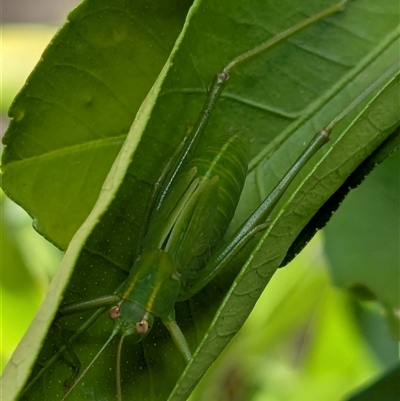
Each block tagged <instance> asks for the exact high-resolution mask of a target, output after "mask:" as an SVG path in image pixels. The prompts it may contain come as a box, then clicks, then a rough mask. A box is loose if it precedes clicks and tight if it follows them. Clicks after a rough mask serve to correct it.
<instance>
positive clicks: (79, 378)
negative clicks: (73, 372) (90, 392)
mask: <svg viewBox="0 0 400 401" xmlns="http://www.w3.org/2000/svg"><path fill="white" fill-rule="evenodd" d="M116 334H117V332H116V331H113V332H112V333H111V336H110V337H109V338H108V340H107V341H106V342H105V343H104V345H103V346H102V347H101V348H100V351H99V352H98V353H97V354H96V356H95V357H94V358H93V359H92V360H91V361H90V363H89V365H88V366H86V368H85V370H84V371H83V372H82V373H81V374H80V375H79V377H78V378H77V379H76V381H75V383H74V384H73V386H72V387H71V388H70V389H69V390H68V391H67V393H66V394H65V395H64V397H63V398H62V399H61V401H64V400H65V399H66V398H67V397H68V395H69V394H70V393H71V391H72V390H73V389H74V388H75V387H76V385H77V384H78V383H79V382H80V381H81V379H82V378H83V377H84V376H85V375H86V373H87V371H88V370H89V369H90V368H91V367H92V365H93V364H94V363H95V362H96V359H97V358H98V357H99V356H100V354H101V353H102V352H103V351H104V349H105V348H106V347H107V345H108V344H110V342H111V340H112V339H113V338H114V337H115V335H116Z"/></svg>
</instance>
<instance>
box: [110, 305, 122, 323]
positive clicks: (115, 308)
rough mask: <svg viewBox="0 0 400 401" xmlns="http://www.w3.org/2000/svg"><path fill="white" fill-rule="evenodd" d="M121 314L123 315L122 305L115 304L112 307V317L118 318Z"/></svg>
mask: <svg viewBox="0 0 400 401" xmlns="http://www.w3.org/2000/svg"><path fill="white" fill-rule="evenodd" d="M120 316H121V309H120V307H119V306H113V307H112V308H111V309H110V318H111V319H113V320H114V319H116V318H117V317H120Z"/></svg>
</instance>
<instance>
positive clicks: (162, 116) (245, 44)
mask: <svg viewBox="0 0 400 401" xmlns="http://www.w3.org/2000/svg"><path fill="white" fill-rule="evenodd" d="M330 4H332V3H331V2H329V1H319V2H315V1H311V0H310V1H307V2H302V3H301V5H299V4H298V3H297V2H294V1H293V2H287V3H284V4H280V5H279V8H277V7H275V5H274V3H273V2H267V3H265V2H264V1H255V0H254V1H252V2H249V3H246V4H243V2H241V1H230V2H229V3H227V2H221V1H219V2H213V1H203V2H201V1H199V2H196V3H195V5H194V7H193V8H192V9H191V12H190V14H189V18H188V20H187V22H186V25H185V28H184V30H183V32H182V35H181V36H180V39H179V40H178V42H177V46H176V47H175V49H174V51H173V53H172V55H171V58H170V59H169V61H168V63H167V64H166V66H165V68H164V69H163V71H162V73H161V75H160V76H159V79H158V80H157V82H156V83H155V85H154V87H153V89H152V91H151V92H150V93H149V95H148V97H147V98H146V101H145V102H144V103H143V104H142V107H141V109H140V111H139V113H138V115H137V117H136V120H135V122H134V124H133V126H132V128H131V131H130V134H129V136H128V138H127V141H126V142H125V144H124V146H123V148H122V150H121V152H120V153H119V156H118V158H117V160H116V161H115V163H114V165H113V167H112V170H111V171H110V173H109V175H108V177H107V179H106V181H105V183H104V185H103V189H102V191H101V194H100V197H99V200H98V202H97V203H96V205H95V207H94V209H93V210H92V212H91V214H90V215H89V217H88V219H87V220H86V221H85V223H84V224H83V225H82V227H81V228H80V229H79V231H78V232H77V234H76V235H75V236H74V238H73V240H72V241H71V243H70V246H69V248H68V251H67V253H66V255H65V258H64V261H63V263H62V266H61V268H60V270H59V273H58V274H57V276H56V277H55V279H54V281H53V283H52V284H51V287H50V290H49V293H48V296H47V298H46V301H45V304H44V305H43V307H42V309H41V311H40V313H39V315H38V316H37V318H36V320H35V322H34V323H33V325H32V326H31V328H30V330H29V331H28V333H27V335H26V337H25V339H24V340H23V342H22V343H21V346H20V348H19V349H18V350H17V352H16V353H15V355H14V357H13V359H12V361H11V362H10V364H9V365H8V367H7V369H6V372H5V375H4V382H3V389H4V391H5V394H6V396H7V397H9V398H8V399H13V397H14V398H15V394H17V393H18V392H19V387H18V386H21V385H22V384H23V382H24V380H26V376H27V375H29V372H30V371H31V369H32V365H33V363H34V361H35V359H36V357H37V354H38V353H39V351H40V348H41V345H42V341H43V337H44V336H45V334H46V331H47V329H48V327H49V325H50V323H51V321H52V319H53V317H54V315H55V310H56V307H57V304H59V302H60V300H61V296H62V294H63V292H64V288H65V286H66V284H67V283H68V282H69V281H70V285H69V287H68V289H67V290H66V292H65V298H64V300H65V301H67V302H68V301H74V300H83V299H90V298H91V297H95V296H96V295H105V294H109V293H111V292H112V291H113V290H115V288H116V287H117V286H118V284H119V283H120V282H121V280H123V278H124V277H126V271H127V270H129V267H130V265H131V263H132V260H133V258H134V255H135V249H136V240H137V238H138V237H137V231H138V228H139V227H140V224H141V218H142V216H143V214H144V211H145V209H146V202H147V197H148V193H149V191H150V188H151V185H152V183H154V182H155V180H156V179H157V178H158V176H159V174H160V171H161V169H162V167H163V165H164V164H165V162H166V161H167V160H168V156H169V155H171V154H172V153H173V151H174V149H175V148H176V146H177V144H178V143H179V142H180V141H181V138H182V137H183V135H184V133H185V131H186V129H187V125H190V124H192V123H193V122H194V121H195V119H196V116H197V114H198V112H199V110H200V109H201V105H202V103H203V102H204V97H205V93H206V86H207V84H208V83H209V82H210V81H211V78H212V75H213V74H214V73H215V72H216V71H218V70H219V69H220V68H221V67H222V66H223V65H225V64H226V63H227V62H229V61H230V60H231V59H232V58H233V57H235V56H236V55H238V54H240V53H241V52H243V51H245V50H249V49H250V48H252V47H254V46H255V45H256V44H259V43H260V42H262V41H264V40H265V39H268V38H269V37H271V36H273V35H274V34H276V33H278V32H281V31H282V30H283V29H285V28H288V27H290V26H292V25H293V24H294V23H296V22H297V21H300V20H302V19H303V18H304V16H305V15H311V14H313V13H315V12H317V11H319V10H321V9H322V8H324V7H325V6H327V5H330ZM396 13H398V7H397V6H396V5H395V4H393V3H389V2H388V3H385V4H384V5H382V6H381V5H379V6H378V5H376V4H375V3H374V2H372V1H370V0H359V1H356V2H351V3H349V4H348V6H347V8H346V10H345V12H344V13H342V14H338V15H335V16H332V17H330V18H328V19H327V20H325V21H323V22H321V23H318V24H316V25H315V26H313V27H311V28H309V29H307V30H306V31H304V32H302V33H300V34H298V35H296V36H295V37H293V38H292V39H290V41H286V42H285V43H284V44H282V45H281V46H279V47H278V48H276V49H275V50H274V51H271V52H269V53H266V54H265V55H263V56H260V57H258V58H257V59H255V60H254V61H252V62H251V63H249V64H248V65H245V66H243V67H241V69H240V70H238V72H237V73H232V77H231V83H230V84H229V86H228V88H227V90H226V92H225V95H224V96H223V98H222V99H221V101H220V102H219V103H218V106H217V108H216V110H215V112H214V115H213V117H212V121H211V122H210V125H209V126H208V127H207V130H206V133H205V136H204V140H205V141H207V139H208V138H209V137H210V136H213V135H217V134H219V133H220V132H223V131H225V132H226V131H229V130H236V129H239V130H242V131H243V132H244V134H248V135H250V136H251V137H252V138H253V148H252V160H251V165H250V166H251V173H250V175H249V179H248V183H247V184H246V188H245V190H244V193H243V197H242V202H241V205H240V207H239V209H238V211H237V214H236V217H235V220H234V222H233V226H237V224H239V222H240V221H242V220H243V218H244V217H245V216H246V215H248V213H249V210H251V208H252V207H254V205H256V204H257V203H258V202H259V201H260V197H263V196H264V195H265V194H266V193H268V191H269V190H270V188H271V187H272V186H273V185H274V184H275V183H276V182H277V180H278V179H279V177H280V176H281V175H282V173H283V171H285V170H286V169H287V167H288V166H289V165H290V164H291V163H292V162H293V160H294V159H295V158H296V156H297V155H298V154H299V152H300V150H301V149H302V148H303V147H304V145H305V142H306V141H307V139H308V138H310V137H311V135H312V133H313V132H315V130H316V129H320V128H322V127H323V126H324V125H325V124H326V123H327V122H329V120H330V119H331V118H332V117H334V116H335V115H337V114H338V113H339V112H340V111H342V110H343V109H344V108H345V106H346V105H347V104H348V103H349V101H350V99H353V98H355V97H356V96H357V94H359V93H360V92H361V91H363V90H364V89H365V87H368V86H369V85H370V83H372V82H374V81H376V79H377V78H378V77H380V76H381V75H383V74H384V73H385V72H386V71H387V70H388V68H390V67H391V66H392V65H393V63H395V62H396V59H397V45H398V43H394V40H395V39H396V38H398V32H397V31H395V29H396V27H397V24H398V14H396ZM366 21H368V23H367V22H366ZM371 62H372V64H371ZM353 81H354V82H353ZM396 85H397V86H396ZM379 90H381V88H379ZM396 90H398V81H392V83H391V86H389V87H385V90H384V91H382V92H381V94H380V95H379V96H378V97H375V98H374V101H373V102H372V103H371V104H369V105H367V106H366V107H367V109H366V110H367V111H366V112H365V113H367V114H368V113H371V115H374V113H375V115H376V110H380V109H381V108H382V107H383V106H384V107H383V110H385V113H381V118H380V119H379V121H378V119H377V118H375V119H372V120H371V121H372V124H373V125H371V126H372V127H375V126H377V127H378V128H374V129H371V126H367V129H365V125H363V124H362V123H363V122H364V123H365V122H367V123H368V120H366V118H365V114H364V115H362V116H361V117H360V118H358V119H357V120H356V124H355V125H354V126H353V127H355V128H352V129H353V131H349V132H350V134H344V135H341V136H339V135H340V130H338V132H336V133H335V138H336V137H338V139H337V140H333V141H331V144H330V145H329V147H328V148H327V153H326V155H325V156H324V157H323V158H322V160H321V162H320V163H319V159H320V158H321V157H322V153H321V155H319V156H318V157H316V158H315V159H314V160H313V162H312V163H310V166H309V168H308V170H307V171H305V172H304V174H303V176H302V177H300V178H299V180H298V181H297V182H296V183H295V184H294V185H293V186H292V188H291V190H290V191H289V192H288V195H287V198H286V199H285V202H286V204H285V203H282V204H285V208H284V209H283V210H282V211H281V212H279V213H278V214H276V215H275V220H274V222H273V224H272V225H271V226H270V228H269V230H268V232H267V233H266V234H265V235H263V238H261V240H260V242H259V243H258V244H257V246H256V248H255V249H254V251H253V253H252V254H251V256H250V258H249V259H248V261H247V262H246V263H244V262H245V261H243V260H240V259H243V258H237V260H235V263H233V264H232V266H229V269H228V270H227V271H226V272H224V274H223V275H221V277H218V278H217V279H216V280H214V281H213V282H212V283H211V284H210V285H209V286H207V287H206V288H205V289H204V291H202V292H201V293H199V294H198V295H197V296H196V297H194V298H192V299H191V300H189V301H188V302H186V303H181V304H179V305H177V319H178V322H179V324H180V325H181V326H182V329H183V331H184V332H185V334H186V336H187V337H188V340H189V344H190V346H191V348H192V349H195V348H196V347H197V345H198V344H200V347H199V348H198V351H197V353H196V356H195V358H194V360H193V363H191V364H190V365H189V366H188V367H187V369H186V371H185V373H184V374H183V375H182V377H181V379H180V381H179V382H178V386H177V387H176V388H175V390H174V392H173V394H172V395H171V399H186V398H187V395H188V394H189V393H190V391H191V389H192V388H193V387H194V386H195V384H196V383H197V381H198V380H199V378H200V377H201V376H202V374H203V373H204V371H205V370H206V369H207V367H208V366H209V365H210V363H212V361H213V360H214V359H215V358H216V357H217V356H218V354H219V353H220V352H221V350H222V349H223V347H224V346H225V345H226V343H227V342H228V341H229V339H230V338H231V337H232V336H233V335H234V333H235V332H236V331H237V330H238V329H239V328H240V326H241V325H242V324H243V321H244V320H245V318H246V316H247V315H248V313H249V311H250V310H251V308H252V306H253V305H254V303H255V302H256V300H257V297H258V295H259V294H260V293H261V291H262V290H263V288H264V287H265V285H266V284H267V282H268V280H269V278H270V277H271V275H272V274H273V272H274V271H275V269H276V268H277V267H278V266H279V264H280V262H281V261H282V259H283V257H284V256H285V253H286V251H287V249H288V248H289V246H290V244H291V242H293V240H294V238H295V237H296V235H297V233H298V232H299V231H300V230H301V228H302V227H303V226H304V225H305V224H306V223H307V221H308V220H309V219H310V217H311V216H312V215H313V213H315V211H316V210H318V208H319V207H321V205H322V204H323V203H324V202H325V201H326V200H327V199H328V198H329V197H330V196H331V195H332V193H334V192H335V190H336V189H337V188H338V187H339V186H340V185H341V183H343V182H344V180H345V179H346V178H347V176H348V175H350V174H351V172H352V171H353V170H354V169H356V167H357V166H358V165H359V164H360V163H361V162H362V161H363V160H364V159H365V158H367V157H368V156H369V154H370V153H372V152H373V150H374V149H375V148H376V147H377V146H379V144H380V143H381V142H383V141H384V140H385V138H386V137H387V136H388V135H390V133H391V132H393V130H394V129H395V128H396V126H398V124H399V122H398V115H397V114H398V113H397V109H396V110H394V108H393V104H395V102H393V96H395V94H396V93H397V92H395V91H396ZM391 105H392V107H390V106H391ZM374 107H375V108H374ZM353 117H354V116H353ZM347 124H348V122H347ZM342 128H344V127H342ZM10 138H11V136H10ZM10 138H9V141H11V139H10ZM160 160H162V162H160ZM316 163H319V164H317V167H316V168H315V169H314V172H313V174H311V175H310V176H308V178H307V180H306V181H304V182H303V181H302V179H303V178H304V177H305V176H306V175H307V173H308V172H310V171H311V169H312V168H313V165H315V164H316ZM253 245H254V244H253ZM257 252H258V253H257ZM243 256H244V255H243ZM242 263H243V264H244V269H243V271H242V273H241V274H240V276H239V277H238V279H237V280H236V281H235V286H234V287H232V289H231V290H230V292H228V294H227V297H226V299H225V300H224V301H223V302H222V300H223V297H224V294H225V293H226V291H227V289H228V288H229V286H230V284H231V281H232V278H233V277H234V276H235V275H236V274H237V271H238V268H240V267H241V265H242ZM74 269H75V271H74ZM73 271H74V272H73ZM225 273H226V274H225ZM71 275H72V277H71ZM70 279H71V280H70ZM221 302H222V304H221ZM220 305H221V307H220V309H219V310H218V308H219V306H220ZM217 310H218V312H217ZM216 312H217V315H216V318H215V320H214V321H212V319H213V316H214V314H215V313H216ZM89 315H90V313H89V314H84V315H82V316H79V317H70V318H68V319H67V321H62V322H60V324H61V325H62V327H63V330H64V331H65V332H66V333H67V334H69V333H70V331H71V330H75V329H76V328H77V327H78V326H79V325H80V324H81V322H82V321H84V320H85V319H86V318H87V316H89ZM211 321H212V324H211V326H210V322H211ZM209 326H210V329H209V331H208V332H207V334H206V331H207V329H208V327H209ZM110 327H111V322H109V320H108V319H107V317H105V316H102V317H101V318H100V319H99V320H98V321H97V322H96V323H95V324H94V325H93V326H92V327H91V328H90V329H89V330H88V331H87V332H86V333H85V334H84V335H82V336H81V337H79V340H78V341H76V342H75V343H74V348H75V350H76V352H77V354H78V355H79V357H80V359H81V361H82V364H83V366H86V365H87V363H88V361H89V360H90V359H91V358H92V357H93V355H94V353H95V352H96V351H98V350H99V348H100V346H101V344H103V343H104V341H105V339H106V338H107V336H108V335H109V333H110ZM202 339H203V340H202ZM59 342H60V341H59V335H57V334H56V333H55V334H54V333H50V334H49V335H48V339H47V341H46V342H45V345H44V347H43V349H42V351H41V354H40V356H39V359H38V362H37V365H36V367H35V372H34V373H37V372H38V371H39V369H40V366H41V364H43V363H46V362H47V361H48V360H49V358H50V356H51V355H54V352H55V349H57V348H58V347H59ZM115 347H116V344H114V343H113V344H112V345H111V346H110V347H109V348H108V349H107V350H106V351H105V352H104V354H103V355H102V356H101V357H100V358H99V359H98V360H97V361H96V363H95V365H94V366H93V367H92V369H90V371H89V372H88V374H87V376H86V377H85V379H84V380H83V382H82V384H79V385H78V386H77V387H76V389H75V390H74V391H73V393H72V394H71V395H70V397H69V399H71V400H73V399H76V400H79V399H82V398H84V397H86V398H87V399H98V398H100V397H102V398H103V399H110V400H112V399H115V383H114V373H113V371H114V369H115V349H116V348H115ZM28 350H29V352H28ZM124 356H126V357H127V359H126V360H124V361H123V392H124V397H125V398H129V399H133V398H132V397H135V398H134V399H138V400H142V399H146V400H147V399H152V400H163V399H166V398H167V397H168V395H169V394H170V393H171V391H172V389H173V387H174V385H175V383H176V382H177V380H178V379H179V377H180V375H181V372H182V371H183V369H184V364H183V362H182V361H181V360H180V359H179V358H180V357H179V355H178V354H177V350H176V348H175V346H174V345H173V343H172V341H171V340H170V339H169V336H168V333H167V331H166V330H165V328H163V327H162V325H161V324H157V325H156V326H155V327H154V328H153V331H152V332H151V335H150V336H149V337H148V338H147V339H146V341H144V342H143V343H141V344H139V345H135V344H131V343H130V342H129V339H127V340H126V344H125V345H124ZM128 356H129V358H128ZM16 372H18V382H16V380H15V377H16V375H17V373H16ZM69 374H70V370H69V368H68V365H67V364H66V363H65V361H64V360H63V359H62V358H60V359H59V360H57V361H56V363H55V364H54V365H53V366H51V368H50V369H49V370H48V371H47V372H46V374H45V375H43V376H42V377H41V378H40V379H39V380H38V381H37V382H36V383H35V385H34V386H33V387H31V388H30V390H29V391H28V392H27V393H26V397H25V399H31V400H33V399H43V398H45V399H47V398H48V399H52V400H54V399H60V398H61V397H62V394H63V388H62V381H63V380H64V379H65V378H67V377H68V376H69ZM100 394H101V395H100ZM6 399H7V398H6Z"/></svg>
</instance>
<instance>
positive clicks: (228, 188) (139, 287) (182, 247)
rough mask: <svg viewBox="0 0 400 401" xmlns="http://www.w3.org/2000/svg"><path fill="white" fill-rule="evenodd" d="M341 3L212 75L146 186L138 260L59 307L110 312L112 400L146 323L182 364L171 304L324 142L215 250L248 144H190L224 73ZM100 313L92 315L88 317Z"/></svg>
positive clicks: (214, 265)
mask: <svg viewBox="0 0 400 401" xmlns="http://www.w3.org/2000/svg"><path fill="white" fill-rule="evenodd" d="M343 3H344V2H342V3H340V4H338V5H335V6H333V7H331V8H329V9H326V10H324V11H322V12H321V13H319V14H316V15H314V16H312V17H311V18H309V19H307V20H305V21H303V22H301V23H300V24H297V25H295V26H294V27H292V28H290V29H289V30H287V31H285V32H283V33H281V34H280V35H278V36H276V37H275V38H273V39H272V40H270V41H268V42H266V43H263V44H261V45H260V46H258V47H256V48H254V49H252V50H250V51H249V52H247V53H245V54H242V55H240V56H239V57H237V58H236V59H234V60H233V61H231V62H230V63H229V64H228V65H227V66H226V67H225V68H224V69H223V70H222V71H221V72H220V73H219V74H217V75H216V77H215V79H214V81H213V83H212V84H211V87H210V89H209V93H208V96H207V99H206V101H205V104H204V107H203V110H202V111H201V113H200V116H199V119H198V121H197V122H196V124H195V126H194V127H193V129H192V130H191V131H190V133H189V134H188V135H187V138H186V140H185V141H184V142H183V143H182V144H181V146H180V147H179V148H178V150H177V151H176V153H175V155H174V156H173V158H172V159H171V161H170V163H169V164H168V166H167V167H166V168H165V169H164V172H163V174H162V176H161V177H160V179H159V180H158V182H157V183H156V184H155V185H154V190H153V192H152V195H151V199H150V201H149V204H150V206H149V209H148V213H147V218H146V223H145V225H144V229H143V240H142V242H141V251H140V255H139V257H138V258H137V259H136V261H135V263H134V265H133V267H132V270H131V272H130V274H129V277H128V278H127V280H126V281H125V282H124V283H123V284H122V285H121V286H120V287H119V288H118V290H117V291H116V292H115V294H114V295H110V296H105V297H102V298H98V299H94V300H91V301H87V302H79V303H74V304H70V305H63V306H62V307H61V309H60V315H61V316H62V315H67V314H70V313H77V312H80V311H83V310H86V309H93V308H104V307H109V306H112V307H111V310H110V317H111V318H112V319H113V320H114V321H115V325H114V330H113V332H112V334H111V336H110V337H109V339H108V340H107V342H106V343H105V344H104V346H103V347H102V348H101V350H100V352H101V351H102V350H103V349H104V348H105V347H106V346H107V345H108V344H109V343H110V342H111V340H112V339H113V338H114V337H115V336H116V335H117V334H118V333H122V336H121V340H120V346H119V347H118V348H119V350H118V362H117V394H118V395H117V396H118V400H121V399H122V389H121V378H120V372H119V366H120V355H121V346H122V341H123V339H124V337H125V336H128V335H129V336H131V337H136V338H137V341H140V340H141V339H142V338H144V337H145V336H146V335H147V334H148V333H149V331H150V329H151V327H152V325H153V321H154V318H160V319H161V320H162V322H163V323H164V325H165V326H166V327H167V329H168V330H169V332H170V334H171V336H172V338H173V340H174V342H175V344H176V346H177V348H178V349H179V351H180V352H181V354H182V356H183V358H184V359H185V361H186V362H189V361H190V359H191V351H190V349H189V346H188V344H187V342H186V340H185V337H184V335H183V334H182V332H181V330H180V328H179V326H178V324H177V323H176V321H175V317H174V305H175V303H176V302H177V301H180V300H184V299H187V298H190V297H191V296H192V295H193V294H196V293H197V292H198V291H200V290H201V289H202V288H203V287H204V286H205V285H206V284H207V283H209V282H210V281H211V280H212V279H213V278H214V277H215V276H216V275H217V274H218V273H219V272H220V271H221V270H222V269H223V268H224V267H225V266H226V264H227V263H228V262H229V261H230V260H231V259H232V258H233V257H234V256H235V255H236V254H237V253H238V252H239V251H240V250H241V249H243V247H244V246H245V245H246V244H247V243H248V242H249V240H251V239H252V238H253V237H254V235H255V234H256V233H257V232H259V231H261V230H263V229H265V228H266V225H265V221H266V219H267V217H268V216H269V214H270V213H271V211H272V209H273V208H274V206H275V205H276V204H277V202H278V201H279V199H280V198H281V196H282V195H283V193H284V192H285V190H286V188H287V187H288V185H289V184H290V182H291V181H292V180H293V179H294V177H295V176H296V174H297V173H298V172H299V171H300V170H301V169H302V167H303V166H304V165H305V164H306V163H307V161H308V160H309V159H310V158H311V157H312V156H313V155H314V154H315V152H317V151H318V150H319V149H320V148H321V146H323V144H324V143H326V141H327V140H328V137H329V132H328V130H322V131H321V132H320V133H318V134H317V135H316V136H315V137H314V139H313V140H312V141H311V143H310V144H309V145H308V146H307V148H306V149H305V151H304V152H303V154H302V155H301V156H300V157H299V159H298V161H297V162H296V163H295V164H294V165H293V166H292V168H291V169H290V170H289V171H288V173H287V174H286V175H285V177H284V178H283V179H282V180H281V181H280V182H279V184H278V185H277V186H276V188H275V189H274V190H273V191H272V193H271V194H270V195H269V196H268V197H267V198H266V199H265V200H264V201H263V202H262V203H261V205H260V206H259V207H258V208H257V210H256V211H255V212H254V213H253V214H252V215H251V216H250V218H249V219H248V220H247V221H246V222H244V223H243V225H242V226H241V227H240V228H239V229H238V230H237V231H236V233H235V234H234V235H233V236H232V238H230V240H228V242H227V245H226V244H223V245H222V244H221V243H220V242H221V238H222V236H223V235H224V233H225V231H226V229H227V227H228V225H229V223H230V220H231V219H232V217H233V213H234V211H235V208H236V205H237V202H238V199H239V196H240V193H241V191H242V188H243V185H244V180H245V178H246V171H247V163H248V161H247V153H248V148H249V146H250V145H249V142H248V140H247V139H246V138H243V137H241V136H240V134H236V135H231V136H222V137H221V138H217V139H216V140H215V141H214V143H213V144H211V145H210V146H207V147H206V148H203V149H200V150H201V152H197V145H198V142H199V138H200V137H201V135H202V133H203V132H204V130H205V129H206V125H207V122H208V118H209V116H210V113H211V112H212V111H213V110H214V108H215V107H216V102H217V100H218V98H219V96H220V94H221V92H222V90H223V88H224V86H225V84H226V82H227V80H228V79H229V72H230V71H231V70H232V69H233V68H234V67H236V66H237V65H238V64H240V63H241V62H245V61H247V60H249V59H250V58H252V57H254V56H257V55H258V54H259V53H261V52H263V51H265V50H267V49H270V48H271V47H272V46H274V45H275V44H278V43H279V42H281V41H283V40H285V39H287V38H288V37H289V36H291V35H293V34H295V33H297V32H298V31H299V30H300V29H303V28H305V27H307V26H309V25H311V24H312V23H314V22H316V21H318V20H320V19H322V18H325V17H326V16H328V15H330V14H332V13H335V12H337V11H340V10H341V9H342V8H343ZM160 222H162V224H160ZM102 311H103V309H100V310H99V312H96V313H97V314H99V313H101V312H102ZM85 327H86V326H85ZM100 352H99V354H100ZM99 354H98V355H99ZM96 358H97V355H96V356H95V357H94V358H93V360H92V362H91V363H90V364H89V365H88V366H87V368H86V369H85V370H84V372H83V373H82V374H81V376H80V377H79V378H78V379H77V380H76V381H75V383H74V384H73V385H72V386H71V388H70V390H69V391H68V393H67V394H66V396H65V397H64V398H66V397H67V396H68V394H69V392H70V391H73V388H74V387H75V385H77V384H78V383H79V380H80V379H81V378H82V377H84V375H85V373H86V371H87V369H89V368H90V366H91V365H92V363H94V362H95V360H96Z"/></svg>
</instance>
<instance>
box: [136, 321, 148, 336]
mask: <svg viewBox="0 0 400 401" xmlns="http://www.w3.org/2000/svg"><path fill="white" fill-rule="evenodd" d="M136 330H137V332H138V333H139V334H146V333H147V332H148V331H149V322H148V321H147V320H144V319H142V320H140V321H139V322H137V323H136Z"/></svg>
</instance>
